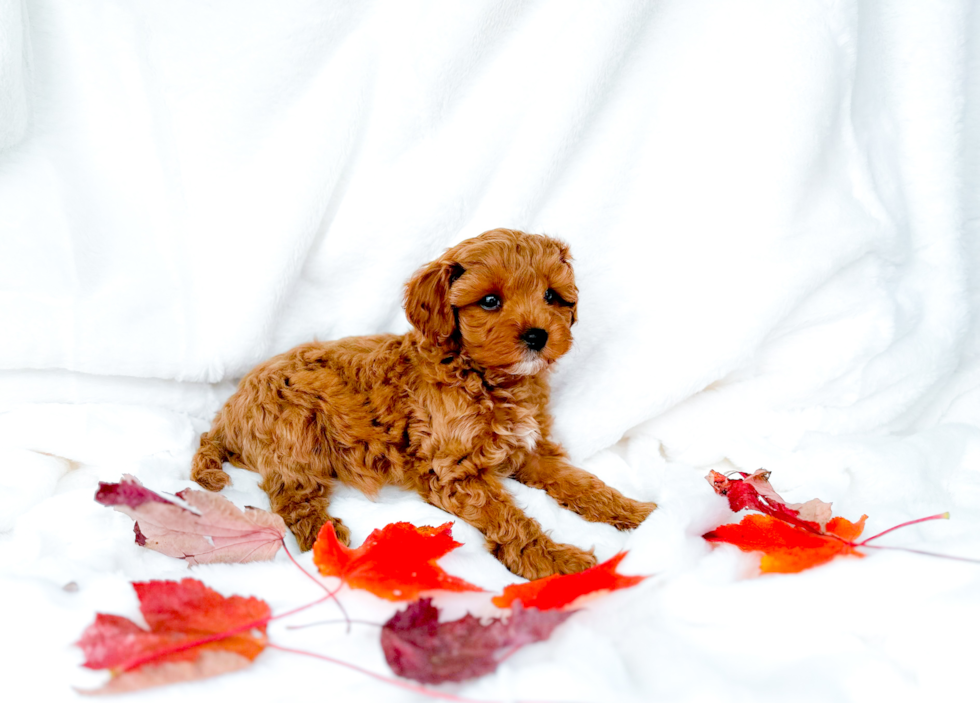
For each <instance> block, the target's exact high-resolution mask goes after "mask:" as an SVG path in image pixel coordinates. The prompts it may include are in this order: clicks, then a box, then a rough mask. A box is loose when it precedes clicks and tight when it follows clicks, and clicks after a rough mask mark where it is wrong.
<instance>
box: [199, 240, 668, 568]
mask: <svg viewBox="0 0 980 703" xmlns="http://www.w3.org/2000/svg"><path fill="white" fill-rule="evenodd" d="M577 299H578V291H577V289H576V287H575V278H574V274H573V273H572V266H571V264H570V256H569V252H568V247H567V246H566V245H565V244H563V243H562V242H560V241H558V240H555V239H551V238H550V237H546V236H542V235H534V234H525V233H523V232H518V231H514V230H506V229H495V230H491V231H489V232H485V233H483V234H481V235H480V236H478V237H474V238H472V239H468V240H466V241H464V242H463V243H461V244H459V245H458V246H455V247H453V248H452V249H450V250H449V251H447V252H446V253H445V255H443V256H442V257H441V258H439V259H437V260H436V261H433V262H432V263H430V264H428V265H426V266H424V267H423V268H422V269H420V270H419V271H418V272H417V273H416V274H415V275H414V276H413V277H412V279H411V280H410V281H409V282H408V284H407V285H406V288H405V311H406V313H407V314H408V319H409V321H410V322H411V323H412V325H413V326H414V329H413V330H412V331H410V332H408V333H407V334H405V335H401V336H396V335H392V334H379V335H372V336H368V337H350V338H347V339H341V340H338V341H334V342H312V343H309V344H303V345H301V346H298V347H296V348H295V349H293V350H291V351H288V352H286V353H284V354H280V355H279V356H277V357H274V358H272V359H270V360H269V361H266V362H265V363H263V364H261V365H260V366H258V367H257V368H255V369H254V370H253V371H251V372H250V373H249V374H248V375H247V376H245V377H244V378H243V379H242V381H241V383H240V385H239V387H238V390H237V391H236V392H235V394H234V395H233V396H232V397H231V398H230V399H229V400H228V403H227V404H226V405H225V406H224V408H223V409H222V410H221V411H220V412H219V413H218V415H217V417H216V418H215V420H214V425H213V426H212V427H211V430H210V431H209V432H206V433H205V434H204V435H202V437H201V447H200V449H198V451H197V454H196V455H195V457H194V463H193V470H192V473H191V476H192V478H193V479H194V480H195V481H197V482H198V483H199V484H201V485H202V486H203V487H204V488H207V489H210V490H212V491H217V490H220V489H221V488H222V487H224V486H225V485H226V484H227V483H228V481H229V476H228V474H227V473H225V471H224V470H223V469H222V462H223V461H225V460H228V461H230V462H231V463H232V464H234V465H235V466H239V467H242V468H246V469H251V470H252V471H257V472H258V473H260V474H261V475H262V488H264V489H265V491H266V492H267V493H268V494H269V499H270V501H271V503H272V509H273V510H274V511H275V512H276V513H278V514H279V515H281V516H282V517H283V519H284V520H285V521H286V524H287V525H288V526H289V528H290V529H291V530H292V532H293V534H294V535H296V539H297V540H298V542H299V545H300V547H301V548H303V549H304V550H306V549H310V547H312V546H313V542H314V541H315V539H316V536H317V533H318V532H319V530H320V527H321V526H322V525H323V524H324V522H325V521H327V520H329V521H330V522H332V523H333V526H334V530H335V531H336V533H337V536H338V538H339V539H340V540H341V541H342V542H344V543H345V544H346V543H348V542H349V540H350V532H349V530H348V529H347V528H346V527H345V526H344V524H343V523H342V522H341V521H340V520H338V519H337V518H335V517H332V516H331V515H330V513H329V506H330V491H331V490H332V488H333V486H334V483H335V482H337V481H339V482H341V483H343V484H346V485H349V486H354V487H356V488H358V489H360V490H361V491H363V492H364V493H367V494H368V495H372V494H375V493H376V492H377V491H378V489H379V488H380V487H381V486H383V485H384V484H394V485H396V486H401V487H402V488H406V489H410V490H413V491H417V492H418V494H419V495H420V496H422V498H423V499H424V500H426V501H427V502H429V503H431V504H432V505H435V506H437V507H439V508H442V509H443V510H445V511H447V512H449V513H452V514H453V515H455V516H457V517H459V518H461V519H463V520H465V521H466V522H468V523H470V524H471V525H473V526H474V527H476V528H477V529H479V530H480V531H481V532H483V534H484V535H485V536H486V539H487V547H488V549H489V550H490V551H491V552H492V553H493V554H494V555H495V556H496V557H497V558H498V559H499V560H500V561H501V562H503V564H504V565H505V566H506V567H507V568H508V569H510V570H511V571H513V572H514V573H515V574H519V575H520V576H523V577H525V578H528V579H534V578H541V577H543V576H548V575H550V574H554V573H562V574H567V573H572V572H576V571H581V570H583V569H586V568H588V567H590V566H592V565H594V564H595V563H596V560H595V557H594V556H593V555H592V552H591V551H583V550H582V549H579V548H577V547H574V546H571V545H568V544H559V543H557V542H554V541H553V540H552V539H551V538H550V537H549V536H548V535H547V534H545V533H544V531H543V530H542V529H541V526H540V525H539V524H538V523H537V521H536V520H534V519H533V518H530V517H528V516H527V515H525V514H524V512H523V511H522V510H521V509H520V508H519V507H518V506H517V505H516V504H515V503H514V499H513V498H512V497H511V495H510V494H509V493H508V492H507V490H506V489H505V488H504V485H503V483H502V482H501V479H503V478H505V477H511V478H514V479H516V480H518V481H520V482H521V483H524V484H526V485H528V486H533V487H535V488H542V489H544V490H545V491H546V492H547V493H548V495H550V496H551V497H552V498H554V499H555V500H556V501H558V503H559V504H560V505H562V506H563V507H565V508H568V509H570V510H574V511H575V512H576V513H578V514H579V515H581V516H582V517H584V518H585V519H586V520H591V521H593V522H606V523H609V524H611V525H614V526H615V527H617V528H619V529H621V530H627V529H631V528H634V527H636V526H637V525H639V524H640V523H641V522H642V521H643V520H644V518H646V517H647V515H649V514H650V512H651V511H652V510H653V509H654V508H656V505H655V504H654V503H643V502H639V501H635V500H631V499H630V498H627V497H625V496H623V495H622V494H620V493H619V492H618V491H616V490H614V489H612V488H610V487H608V486H606V485H605V484H604V483H602V482H601V481H600V480H599V479H597V478H596V477H595V476H593V475H592V474H590V473H588V472H586V471H582V470H581V469H577V468H575V467H574V466H572V465H571V464H569V463H568V461H567V459H566V458H565V454H564V452H563V450H562V448H561V446H559V445H558V444H557V443H556V442H555V441H553V440H552V439H551V436H550V434H551V417H550V416H549V415H548V409H547V406H548V381H547V377H548V371H549V369H550V368H551V366H552V364H554V363H555V361H557V360H558V359H559V358H560V357H561V356H562V355H563V354H565V353H566V352H567V351H568V349H569V347H570V346H571V344H572V334H571V327H572V325H573V324H574V323H575V312H576V301H577Z"/></svg>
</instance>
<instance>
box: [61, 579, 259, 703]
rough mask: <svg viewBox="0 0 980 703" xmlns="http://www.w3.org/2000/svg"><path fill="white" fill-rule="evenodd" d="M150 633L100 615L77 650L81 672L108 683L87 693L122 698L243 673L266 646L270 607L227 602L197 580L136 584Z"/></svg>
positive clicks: (243, 601) (232, 599) (243, 600)
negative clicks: (99, 672) (97, 672)
mask: <svg viewBox="0 0 980 703" xmlns="http://www.w3.org/2000/svg"><path fill="white" fill-rule="evenodd" d="M133 588H134V589H135V590H136V595H137V597H138V598H139V601H140V612H142V613H143V618H144V619H145V620H146V624H147V625H148V626H149V629H144V628H143V627H141V626H139V625H137V624H136V623H135V622H133V621H132V620H130V619H128V618H124V617H122V616H119V615H106V614H105V613H98V614H96V616H95V622H93V623H92V624H91V625H89V627H88V628H87V629H86V630H85V632H83V633H82V637H81V639H79V641H78V642H77V644H78V646H79V647H81V648H82V651H83V652H84V653H85V662H84V664H83V666H86V667H88V668H89V669H108V670H110V671H111V672H112V674H113V678H112V679H110V680H109V682H108V683H106V684H105V685H104V686H103V687H102V688H99V689H96V690H94V691H85V693H121V692H124V691H134V690H138V689H141V688H147V687H149V686H157V685H160V684H165V683H174V682H176V681H191V680H194V679H200V678H205V677H208V676H215V675H217V674H222V673H225V672H228V671H234V670H236V669H241V668H243V667H246V666H248V665H249V664H251V662H252V661H253V660H254V659H255V657H257V656H258V655H259V654H260V653H261V652H262V650H263V649H265V646H266V644H267V639H266V624H267V623H268V622H269V619H270V618H271V611H270V609H269V606H268V604H267V603H266V602H265V601H263V600H260V599H258V598H244V597H242V596H231V597H228V598H226V597H225V596H222V595H221V594H220V593H218V592H217V591H214V590H212V589H210V588H208V587H207V586H205V585H204V584H203V583H201V582H200V581H198V580H196V579H183V580H182V581H179V582H177V581H145V582H141V583H134V584H133Z"/></svg>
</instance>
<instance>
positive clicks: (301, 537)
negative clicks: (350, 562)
mask: <svg viewBox="0 0 980 703" xmlns="http://www.w3.org/2000/svg"><path fill="white" fill-rule="evenodd" d="M327 521H328V522H331V523H333V532H334V534H335V535H337V541H338V542H340V543H341V544H342V545H344V546H345V547H348V546H350V530H349V529H348V528H347V525H345V524H344V523H343V522H342V521H341V520H340V519H339V518H335V517H328V518H327ZM323 524H324V522H323V521H314V520H313V519H310V518H307V519H303V520H298V521H296V522H294V523H293V524H292V525H290V526H289V529H290V530H292V533H293V535H294V536H295V537H296V541H297V542H298V543H299V548H300V549H301V550H303V551H304V552H308V551H310V550H311V549H313V545H314V544H315V543H316V538H317V535H319V534H320V529H321V528H322V527H323Z"/></svg>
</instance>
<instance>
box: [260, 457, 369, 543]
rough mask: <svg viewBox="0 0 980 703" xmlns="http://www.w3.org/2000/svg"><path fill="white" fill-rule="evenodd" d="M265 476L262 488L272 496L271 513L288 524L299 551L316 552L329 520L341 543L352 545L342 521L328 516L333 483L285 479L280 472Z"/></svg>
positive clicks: (297, 478) (311, 478) (317, 480)
mask: <svg viewBox="0 0 980 703" xmlns="http://www.w3.org/2000/svg"><path fill="white" fill-rule="evenodd" d="M263 476H264V478H263V480H262V484H261V488H262V489H263V490H265V492H266V493H268V494H269V502H270V503H271V506H272V512H274V513H276V514H278V515H279V516H280V517H281V518H282V519H283V520H285V522H286V527H288V528H289V529H290V530H291V531H292V533H293V535H295V537H296V541H297V542H298V543H299V547H300V549H302V550H303V551H304V552H305V551H308V550H310V549H312V548H313V543H314V542H316V537H317V534H318V533H319V532H320V528H321V527H323V524H324V523H325V522H327V521H328V520H329V521H330V522H332V523H333V529H334V532H335V533H336V535H337V539H338V540H339V541H340V543H341V544H343V545H348V544H350V530H349V529H348V528H347V526H346V525H345V524H344V523H343V522H341V521H340V519H339V518H335V517H332V516H331V515H330V513H328V512H327V509H328V508H329V507H330V491H331V490H332V489H333V481H332V480H331V479H320V478H315V477H312V476H309V475H300V476H291V477H285V476H283V474H281V473H278V472H275V473H268V474H266V473H265V472H263Z"/></svg>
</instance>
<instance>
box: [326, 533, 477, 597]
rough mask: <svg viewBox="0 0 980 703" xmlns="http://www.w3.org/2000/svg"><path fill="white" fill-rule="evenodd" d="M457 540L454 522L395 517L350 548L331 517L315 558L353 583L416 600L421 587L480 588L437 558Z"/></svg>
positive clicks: (328, 570)
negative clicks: (419, 522)
mask: <svg viewBox="0 0 980 703" xmlns="http://www.w3.org/2000/svg"><path fill="white" fill-rule="evenodd" d="M459 546H462V545H461V544H460V543H459V542H457V541H456V540H454V539H453V535H452V523H451V522H447V523H446V524H444V525H440V526H439V527H415V525H412V524H411V523H408V522H396V523H392V524H390V525H386V526H385V527H384V528H382V529H380V530H374V531H373V532H372V533H371V534H370V535H368V538H367V539H366V540H364V544H362V545H361V546H360V547H358V548H357V549H350V548H348V547H345V546H344V545H342V544H341V543H340V542H339V541H338V540H337V535H336V533H335V532H334V529H333V524H332V523H331V522H329V521H328V522H326V523H324V525H323V528H322V529H321V530H320V534H319V535H317V538H316V543H315V544H314V545H313V563H314V564H316V565H317V567H319V569H320V573H321V574H323V575H324V576H337V577H339V578H340V579H341V580H342V581H343V582H344V583H346V584H347V585H348V586H350V587H351V588H361V589H364V590H366V591H370V592H371V593H373V594H374V595H376V596H380V597H381V598H385V599H387V600H393V601H402V600H414V599H415V598H418V596H419V594H420V593H421V592H422V591H432V590H441V591H482V590H483V589H482V588H480V587H479V586H474V585H473V584H471V583H467V582H466V581H464V580H463V579H460V578H456V577H455V576H450V575H449V574H447V573H446V572H445V571H443V570H442V567H440V566H439V565H438V564H436V559H438V558H439V557H442V556H445V555H446V554H447V553H449V552H451V551H452V550H453V549H455V548H456V547H459Z"/></svg>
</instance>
